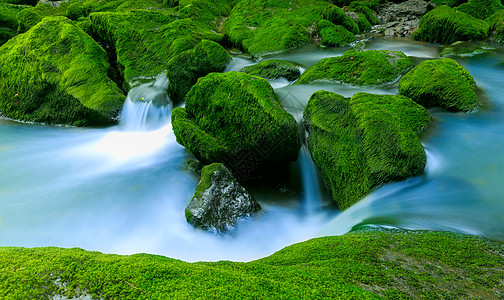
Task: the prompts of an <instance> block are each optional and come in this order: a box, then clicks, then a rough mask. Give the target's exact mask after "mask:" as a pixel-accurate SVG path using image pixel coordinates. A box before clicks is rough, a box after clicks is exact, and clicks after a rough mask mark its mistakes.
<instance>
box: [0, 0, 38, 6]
mask: <svg viewBox="0 0 504 300" xmlns="http://www.w3.org/2000/svg"><path fill="white" fill-rule="evenodd" d="M37 2H38V0H0V3H9V4H16V5H31V6H35V5H37Z"/></svg>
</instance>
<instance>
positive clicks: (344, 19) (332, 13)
mask: <svg viewBox="0 0 504 300" xmlns="http://www.w3.org/2000/svg"><path fill="white" fill-rule="evenodd" d="M322 16H323V17H324V19H325V20H328V21H330V22H332V23H333V24H335V25H341V26H343V27H345V29H346V30H348V31H350V32H351V33H353V34H359V26H358V25H357V23H355V21H354V20H353V19H352V18H350V17H349V16H347V15H346V14H345V12H344V11H343V10H342V9H341V8H339V7H337V6H335V5H331V6H329V7H327V8H326V9H325V10H324V12H323V14H322Z"/></svg>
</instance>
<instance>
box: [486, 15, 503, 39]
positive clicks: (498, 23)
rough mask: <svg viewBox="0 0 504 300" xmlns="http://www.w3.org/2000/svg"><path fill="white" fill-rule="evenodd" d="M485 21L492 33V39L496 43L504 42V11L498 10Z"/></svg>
mask: <svg viewBox="0 0 504 300" xmlns="http://www.w3.org/2000/svg"><path fill="white" fill-rule="evenodd" d="M485 21H486V22H487V23H488V25H490V30H491V31H494V39H495V41H496V42H498V43H502V42H504V10H500V11H498V12H496V13H495V14H493V15H491V16H490V17H488V18H486V19H485Z"/></svg>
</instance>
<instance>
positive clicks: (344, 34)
mask: <svg viewBox="0 0 504 300" xmlns="http://www.w3.org/2000/svg"><path fill="white" fill-rule="evenodd" d="M317 31H318V32H319V33H320V44H321V45H324V46H328V47H339V46H346V45H348V44H350V43H351V42H353V41H355V40H356V37H355V35H354V34H353V33H351V32H350V31H348V30H346V29H345V27H343V26H341V25H334V24H333V23H332V22H330V21H327V20H320V21H318V22H317Z"/></svg>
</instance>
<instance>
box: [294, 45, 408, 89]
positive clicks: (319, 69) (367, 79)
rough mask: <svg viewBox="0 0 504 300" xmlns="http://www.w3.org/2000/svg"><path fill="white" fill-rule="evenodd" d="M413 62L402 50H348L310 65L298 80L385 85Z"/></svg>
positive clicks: (406, 69) (395, 79)
mask: <svg viewBox="0 0 504 300" xmlns="http://www.w3.org/2000/svg"><path fill="white" fill-rule="evenodd" d="M411 66H412V64H411V61H410V59H409V58H408V57H407V56H406V55H405V54H404V53H402V52H400V51H388V50H369V51H355V50H353V49H351V50H348V51H346V52H345V53H344V54H343V55H342V56H338V57H328V58H324V59H322V60H320V61H319V62H318V63H316V64H315V65H314V66H312V67H311V68H309V69H308V70H307V71H306V72H305V73H303V75H301V77H300V78H299V80H298V81H297V82H296V83H297V84H308V83H310V82H313V81H335V82H343V83H348V84H352V85H357V86H383V85H387V84H390V83H392V82H394V81H397V80H398V79H399V77H400V76H401V75H402V74H404V73H406V72H407V71H408V70H409V69H410V68H411Z"/></svg>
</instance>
